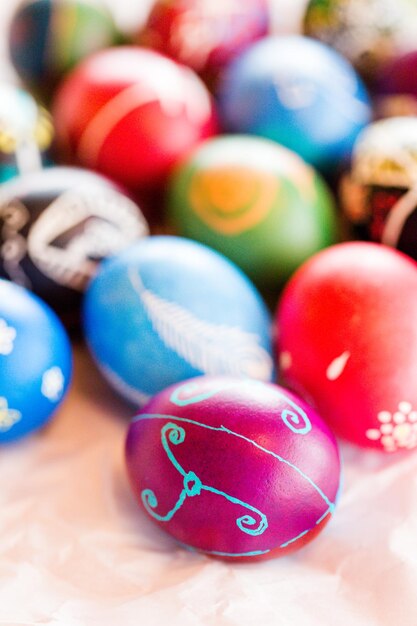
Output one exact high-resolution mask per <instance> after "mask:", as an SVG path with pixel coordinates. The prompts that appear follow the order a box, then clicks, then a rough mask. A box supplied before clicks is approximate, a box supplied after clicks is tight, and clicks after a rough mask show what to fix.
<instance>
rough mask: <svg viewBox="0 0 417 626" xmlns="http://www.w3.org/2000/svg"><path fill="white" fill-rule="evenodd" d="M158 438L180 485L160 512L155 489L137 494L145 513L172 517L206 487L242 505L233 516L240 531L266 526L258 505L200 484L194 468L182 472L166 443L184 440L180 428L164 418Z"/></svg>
mask: <svg viewBox="0 0 417 626" xmlns="http://www.w3.org/2000/svg"><path fill="white" fill-rule="evenodd" d="M161 440H162V446H163V448H164V450H165V452H166V454H167V456H168V458H169V460H170V461H171V463H172V465H173V466H174V467H175V469H176V470H177V471H178V472H179V473H180V474H181V476H183V478H184V480H183V485H184V487H183V490H182V491H181V493H180V495H179V497H178V500H177V502H176V503H175V505H174V506H173V508H172V509H171V510H170V511H168V512H167V513H165V514H164V515H161V514H159V513H157V512H156V511H155V509H156V508H157V507H158V504H159V503H158V499H157V497H156V495H155V493H154V492H153V491H152V490H151V489H144V490H143V491H142V493H141V498H142V503H143V506H144V507H145V509H146V510H147V512H148V513H149V515H151V516H152V517H154V518H155V519H156V520H158V521H159V522H169V521H170V520H171V519H172V518H173V517H174V515H175V513H176V512H177V511H179V509H180V508H181V507H182V505H183V504H184V502H185V500H186V499H187V498H192V497H195V496H199V495H200V494H201V492H203V491H208V492H210V493H214V494H216V495H219V496H221V497H223V498H225V499H226V500H228V501H229V502H231V503H232V504H236V505H237V506H241V507H242V508H244V509H247V511H248V513H246V514H245V515H242V516H241V517H238V518H237V519H236V525H237V527H238V528H239V529H240V530H241V531H242V532H243V533H246V534H247V535H253V536H257V535H262V534H263V533H264V532H265V530H266V529H267V528H268V520H267V518H266V515H265V514H264V513H262V512H261V511H260V510H259V509H257V508H255V507H253V506H251V505H250V504H248V503H247V502H243V500H240V499H239V498H235V497H234V496H231V495H230V494H227V493H225V492H224V491H220V490H219V489H216V488H215V487H211V486H209V485H204V484H203V483H202V482H201V480H200V479H199V477H198V476H197V475H196V474H195V473H194V472H186V471H185V470H184V468H183V467H182V466H181V465H180V463H179V462H178V461H177V459H176V458H175V455H174V453H173V452H172V450H171V448H170V445H169V444H170V443H171V444H173V445H175V446H177V445H179V444H181V443H183V441H184V440H185V430H184V428H182V427H181V426H178V425H177V424H174V423H172V422H168V423H167V424H165V425H164V426H163V427H162V429H161Z"/></svg>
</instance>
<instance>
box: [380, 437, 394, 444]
mask: <svg viewBox="0 0 417 626" xmlns="http://www.w3.org/2000/svg"><path fill="white" fill-rule="evenodd" d="M381 443H382V445H383V446H394V445H395V441H394V439H393V438H392V437H391V435H384V436H383V437H381Z"/></svg>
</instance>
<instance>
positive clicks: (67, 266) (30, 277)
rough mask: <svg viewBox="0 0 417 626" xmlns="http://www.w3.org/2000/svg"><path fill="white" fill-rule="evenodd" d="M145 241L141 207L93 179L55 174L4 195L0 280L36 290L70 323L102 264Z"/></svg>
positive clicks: (13, 185) (29, 179)
mask: <svg viewBox="0 0 417 626" xmlns="http://www.w3.org/2000/svg"><path fill="white" fill-rule="evenodd" d="M147 234H148V226H147V224H146V221H145V219H144V217H143V216H142V213H141V212H140V210H139V208H138V207H137V205H136V204H135V203H134V202H133V201H132V200H131V199H130V198H129V197H128V196H126V195H125V193H124V192H123V190H122V189H121V188H120V187H118V186H116V185H115V184H113V183H112V182H110V181H109V180H107V179H106V178H104V177H102V176H99V175H98V174H94V173H93V172H88V171H86V170H82V169H78V168H66V167H51V168H48V169H45V170H41V171H39V172H33V173H31V174H26V175H25V176H20V177H17V178H15V179H14V180H12V181H10V182H8V183H7V184H5V185H3V186H2V188H1V189H0V276H3V277H5V278H8V279H10V280H13V281H14V282H16V283H19V284H20V285H23V286H25V287H27V288H29V289H31V290H33V291H34V292H35V293H37V294H38V295H39V296H41V297H42V298H43V299H44V300H45V301H46V302H48V304H50V306H52V308H53V309H54V310H56V311H57V312H58V313H59V314H60V316H61V317H62V318H63V319H65V321H66V322H68V323H71V322H72V320H73V319H74V320H76V319H77V317H78V311H79V306H80V302H81V295H82V293H83V291H84V290H85V287H86V285H87V283H88V281H89V280H90V279H91V277H92V276H93V275H94V274H95V272H96V269H97V265H98V263H99V262H100V261H101V260H102V259H103V258H105V257H108V256H111V255H113V254H115V253H116V252H119V251H120V250H123V249H124V248H126V247H128V246H129V245H130V244H132V243H133V242H135V241H136V240H137V239H139V238H141V237H143V236H145V235H147Z"/></svg>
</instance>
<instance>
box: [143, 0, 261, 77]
mask: <svg viewBox="0 0 417 626" xmlns="http://www.w3.org/2000/svg"><path fill="white" fill-rule="evenodd" d="M269 21H270V20H269V7H268V3H267V2H266V0H245V2H241V1H240V0H229V1H228V2H216V1H214V2H213V1H212V0H158V2H156V3H155V4H154V5H153V7H152V10H151V13H150V15H149V18H148V21H147V23H146V25H145V26H144V29H143V30H142V31H141V32H140V33H139V37H138V41H139V42H140V43H141V44H142V45H144V46H149V47H151V48H154V49H156V50H159V52H162V53H164V54H166V55H167V56H169V57H172V58H173V59H176V60H177V61H179V62H180V63H184V65H189V66H190V67H192V68H193V70H195V71H196V72H198V73H200V74H202V75H203V76H204V77H206V78H208V79H210V78H213V77H215V76H216V75H217V74H218V72H219V71H220V70H221V69H223V68H224V67H225V66H226V65H227V63H230V61H231V60H232V59H233V58H234V57H236V56H237V55H238V54H239V53H241V52H242V51H243V50H244V49H245V48H247V47H248V45H250V44H251V43H252V42H253V41H256V40H257V39H260V38H261V37H264V36H265V35H266V34H267V31H268V25H269Z"/></svg>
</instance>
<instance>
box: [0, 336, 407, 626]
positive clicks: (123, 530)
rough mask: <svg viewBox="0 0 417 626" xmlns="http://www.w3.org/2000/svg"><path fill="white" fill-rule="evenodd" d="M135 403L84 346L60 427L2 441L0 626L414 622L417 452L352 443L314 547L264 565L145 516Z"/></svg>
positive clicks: (345, 450)
mask: <svg viewBox="0 0 417 626" xmlns="http://www.w3.org/2000/svg"><path fill="white" fill-rule="evenodd" d="M131 414H132V409H131V408H130V407H129V406H128V405H127V404H125V403H124V402H123V401H121V400H118V399H117V398H116V396H115V395H114V394H113V392H112V391H111V390H110V389H109V388H108V386H107V385H106V383H105V382H104V381H103V380H102V379H101V378H100V376H99V374H98V372H97V371H96V369H95V367H94V365H93V364H92V363H91V361H90V358H89V356H88V355H87V352H86V350H85V348H83V347H82V346H76V348H75V378H74V383H73V389H72V391H71V393H70V395H69V397H68V398H67V400H66V401H65V403H64V405H63V406H62V408H61V410H60V411H59V413H58V414H57V415H56V417H55V419H54V420H53V421H52V422H51V424H50V425H49V426H48V427H47V428H46V429H45V430H44V431H43V432H41V433H39V434H38V435H36V436H34V437H32V438H30V439H26V440H24V441H21V442H19V443H17V444H14V445H12V446H7V447H5V448H2V449H1V451H0V481H1V488H0V624H2V625H3V624H7V626H15V625H16V626H17V625H19V626H20V625H23V624H24V625H29V624H30V625H32V624H48V625H49V624H50V625H55V624H57V625H58V624H59V625H60V626H61V625H63V626H81V625H82V626H84V625H86V626H90V625H91V626H95V625H97V626H98V625H100V626H119V625H123V626H137V625H138V624H143V625H144V626H154V625H155V626H156V625H158V626H159V625H161V624H165V623H169V624H170V626H195V625H202V626H203V625H204V626H206V625H207V626H208V625H216V626H242V625H244V626H249V625H252V624H253V625H257V626H258V625H259V624H265V625H268V626H269V625H279V626H287V625H288V626H290V625H291V626H293V625H294V624H295V625H297V626H298V625H303V626H304V625H308V626H310V625H311V626H323V624H326V625H327V624H331V625H333V624H338V626H339V625H342V626H343V625H345V624H346V625H351V624H352V625H353V624H354V625H355V626H373V625H385V624H386V625H387V626H393V625H401V626H408V625H410V626H415V625H416V624H417V599H416V581H417V453H409V454H407V455H405V456H404V455H403V456H401V455H400V456H384V455H383V454H379V453H375V452H364V451H361V450H358V449H355V448H353V447H351V446H348V445H346V444H343V445H342V454H343V459H344V483H345V484H344V489H343V493H342V497H341V500H340V502H339V505H338V507H337V509H336V512H335V515H334V518H333V519H332V520H331V521H330V523H329V524H328V526H327V527H326V528H325V530H324V531H323V533H322V534H321V535H319V537H318V538H317V539H316V540H315V541H313V542H312V543H311V544H310V545H308V546H307V547H305V548H304V549H302V550H301V551H299V552H298V553H294V554H293V555H289V556H286V557H283V558H281V559H275V560H271V561H266V562H264V563H256V564H255V563H253V564H250V563H249V564H237V563H224V562H221V561H218V560H215V559H213V558H210V557H206V556H203V555H199V554H193V553H189V552H187V551H186V550H184V549H182V548H180V547H179V546H178V545H177V544H176V543H175V542H174V540H172V539H171V538H170V537H169V536H167V535H165V534H164V533H163V532H162V531H160V530H159V529H158V528H157V527H155V526H154V525H153V524H152V522H151V521H150V520H148V518H147V517H146V516H145V514H143V513H142V512H141V511H140V510H139V508H138V506H137V505H136V502H135V501H134V499H133V496H132V495H131V493H130V489H129V486H128V483H127V478H126V473H125V469H124V458H123V447H124V438H125V433H126V428H127V424H128V421H129V419H130V417H131Z"/></svg>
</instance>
